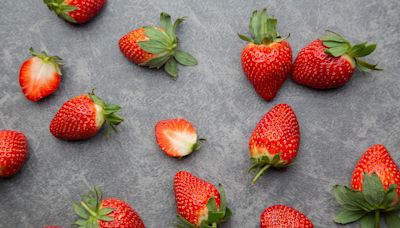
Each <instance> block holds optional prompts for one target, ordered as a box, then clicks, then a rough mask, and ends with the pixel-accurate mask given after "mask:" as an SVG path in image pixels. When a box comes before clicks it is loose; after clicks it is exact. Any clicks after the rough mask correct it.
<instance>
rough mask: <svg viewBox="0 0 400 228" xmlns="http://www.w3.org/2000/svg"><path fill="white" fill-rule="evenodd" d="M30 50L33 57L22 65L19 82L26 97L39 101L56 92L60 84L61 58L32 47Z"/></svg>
mask: <svg viewBox="0 0 400 228" xmlns="http://www.w3.org/2000/svg"><path fill="white" fill-rule="evenodd" d="M29 51H30V53H31V54H32V57H31V58H29V59H28V60H26V61H25V62H24V63H23V64H22V66H21V70H20V73H19V84H20V85H21V87H22V92H23V93H24V94H25V96H26V98H28V99H29V100H31V101H38V100H41V99H43V98H45V97H47V96H49V95H50V94H52V93H54V91H56V90H57V88H58V86H59V85H60V81H61V69H60V65H61V62H60V61H61V58H60V57H58V56H49V55H47V53H46V52H41V53H37V52H35V51H34V50H33V49H32V48H30V49H29Z"/></svg>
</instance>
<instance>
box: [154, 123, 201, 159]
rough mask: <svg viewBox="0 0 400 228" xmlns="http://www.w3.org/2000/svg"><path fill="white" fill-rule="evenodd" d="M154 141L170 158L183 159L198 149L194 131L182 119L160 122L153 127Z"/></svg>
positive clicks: (197, 140) (199, 140)
mask: <svg viewBox="0 0 400 228" xmlns="http://www.w3.org/2000/svg"><path fill="white" fill-rule="evenodd" d="M155 132H156V140H157V143H158V145H159V146H160V148H161V150H162V151H164V153H165V154H167V155H168V156H170V157H177V158H180V157H183V156H187V155H189V154H191V153H192V152H193V151H195V150H198V149H199V148H200V142H201V141H204V139H198V138H197V134H196V129H195V128H194V127H193V126H192V124H191V123H190V122H189V121H187V120H185V119H182V118H178V119H169V120H162V121H159V122H158V123H157V124H156V127H155Z"/></svg>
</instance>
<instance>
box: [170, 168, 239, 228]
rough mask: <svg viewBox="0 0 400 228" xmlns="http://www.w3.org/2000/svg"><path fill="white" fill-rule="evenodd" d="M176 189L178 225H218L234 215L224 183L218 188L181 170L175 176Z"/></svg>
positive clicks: (185, 226) (190, 227)
mask: <svg viewBox="0 0 400 228" xmlns="http://www.w3.org/2000/svg"><path fill="white" fill-rule="evenodd" d="M174 191H175V201H176V211H177V214H178V215H177V217H178V224H177V227H182V228H196V227H217V224H219V223H222V222H224V221H227V220H228V219H229V218H230V216H231V215H232V212H231V210H230V209H229V208H228V207H227V206H226V199H225V192H224V189H223V187H222V185H219V186H218V188H216V187H214V185H212V184H210V183H208V182H206V181H204V180H202V179H199V178H197V177H195V176H193V175H192V174H191V173H189V172H186V171H179V172H177V173H176V175H175V178H174Z"/></svg>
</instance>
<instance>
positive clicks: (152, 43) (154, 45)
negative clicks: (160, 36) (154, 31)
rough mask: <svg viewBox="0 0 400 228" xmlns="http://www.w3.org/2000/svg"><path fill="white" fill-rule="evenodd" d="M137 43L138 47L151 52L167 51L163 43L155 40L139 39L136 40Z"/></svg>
mask: <svg viewBox="0 0 400 228" xmlns="http://www.w3.org/2000/svg"><path fill="white" fill-rule="evenodd" d="M137 44H138V45H139V47H140V48H142V49H143V50H145V51H147V52H150V53H152V54H160V53H163V52H168V47H167V46H166V45H165V44H164V43H162V42H160V41H157V40H147V41H140V42H137Z"/></svg>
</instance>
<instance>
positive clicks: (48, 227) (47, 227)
mask: <svg viewBox="0 0 400 228" xmlns="http://www.w3.org/2000/svg"><path fill="white" fill-rule="evenodd" d="M43 228H60V227H59V226H44V227H43Z"/></svg>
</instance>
